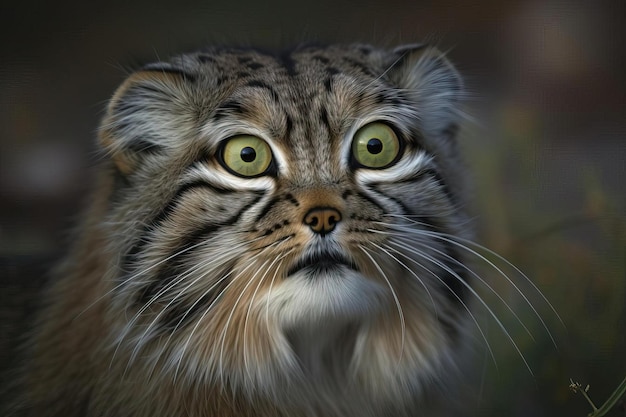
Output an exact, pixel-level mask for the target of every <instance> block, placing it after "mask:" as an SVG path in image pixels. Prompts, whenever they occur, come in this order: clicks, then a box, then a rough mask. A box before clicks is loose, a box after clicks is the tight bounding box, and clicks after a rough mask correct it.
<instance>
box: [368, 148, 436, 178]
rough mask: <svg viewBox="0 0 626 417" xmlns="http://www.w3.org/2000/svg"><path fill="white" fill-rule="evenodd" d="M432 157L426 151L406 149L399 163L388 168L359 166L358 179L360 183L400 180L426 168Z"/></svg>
mask: <svg viewBox="0 0 626 417" xmlns="http://www.w3.org/2000/svg"><path fill="white" fill-rule="evenodd" d="M431 161H432V157H430V156H428V154H426V152H424V151H419V152H416V153H410V152H408V151H405V153H404V155H402V157H401V158H400V160H398V162H397V163H395V164H394V165H392V166H390V167H389V168H386V169H365V168H359V169H358V170H357V172H356V179H357V181H358V182H359V183H360V184H367V183H372V182H390V183H391V182H394V181H400V180H402V179H403V178H407V177H410V176H412V175H415V173H417V172H419V171H421V170H423V169H424V168H426V167H427V166H428V165H429V164H430V162H431Z"/></svg>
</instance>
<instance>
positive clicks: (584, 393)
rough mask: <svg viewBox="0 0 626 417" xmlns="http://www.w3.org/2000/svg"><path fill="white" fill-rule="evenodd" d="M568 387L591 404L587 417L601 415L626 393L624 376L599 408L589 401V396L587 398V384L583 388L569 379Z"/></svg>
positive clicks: (599, 416) (601, 416)
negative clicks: (590, 410)
mask: <svg viewBox="0 0 626 417" xmlns="http://www.w3.org/2000/svg"><path fill="white" fill-rule="evenodd" d="M569 387H570V389H571V390H572V391H574V392H578V393H580V394H581V395H582V396H583V397H584V398H585V399H586V400H587V402H588V403H589V405H591V408H592V409H593V411H592V412H591V413H589V414H587V415H588V416H589V417H603V416H605V415H606V414H607V413H608V412H609V411H610V410H612V409H613V407H614V406H615V404H617V402H618V401H619V400H620V398H622V397H623V396H624V394H625V393H626V377H624V380H623V381H622V383H621V384H620V385H619V386H618V387H617V388H616V389H615V391H613V393H612V394H611V395H610V396H609V398H608V399H607V400H606V401H605V402H604V404H602V405H601V406H600V407H599V408H598V407H596V405H595V404H594V403H593V401H591V398H589V395H587V393H588V392H589V385H587V386H586V387H585V388H584V389H583V387H582V385H581V384H580V383H579V382H574V381H573V380H571V379H570V384H569Z"/></svg>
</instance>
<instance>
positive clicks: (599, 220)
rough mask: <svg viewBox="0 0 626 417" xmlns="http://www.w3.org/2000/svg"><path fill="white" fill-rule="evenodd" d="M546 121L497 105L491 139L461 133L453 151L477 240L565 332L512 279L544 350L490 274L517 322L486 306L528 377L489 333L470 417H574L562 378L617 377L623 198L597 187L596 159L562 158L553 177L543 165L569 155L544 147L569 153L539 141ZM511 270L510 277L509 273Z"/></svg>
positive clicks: (625, 313) (624, 295)
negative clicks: (468, 177) (490, 358)
mask: <svg viewBox="0 0 626 417" xmlns="http://www.w3.org/2000/svg"><path fill="white" fill-rule="evenodd" d="M505 113H506V114H505ZM545 117H546V115H541V114H538V113H537V112H536V111H534V110H533V109H520V108H516V109H512V110H511V109H505V110H504V111H503V114H500V115H498V119H499V120H500V121H501V122H502V126H501V138H500V139H499V140H495V139H490V138H488V137H483V136H484V132H480V131H470V132H468V135H469V136H472V138H470V139H468V142H467V143H468V146H466V147H465V149H464V151H465V153H466V155H467V156H468V161H469V164H470V166H471V168H472V172H473V174H474V181H473V182H474V184H475V192H474V200H475V202H476V203H475V205H476V212H477V213H479V214H480V217H481V220H479V222H478V223H479V235H480V238H479V239H480V241H481V243H484V245H485V246H487V247H489V248H491V249H493V250H495V251H496V252H497V253H499V254H500V255H502V256H503V257H504V258H506V259H507V260H508V261H511V262H512V263H513V264H514V265H516V266H517V267H519V268H520V269H521V270H522V271H523V272H524V274H525V275H527V276H528V277H530V279H531V280H532V282H533V283H534V284H536V286H537V287H538V288H539V289H540V291H541V293H542V294H543V295H545V297H546V298H547V299H548V300H549V301H550V303H552V304H553V305H554V307H555V308H556V310H557V311H558V314H559V315H560V316H561V317H562V318H563V321H564V322H565V325H566V327H565V329H563V328H562V327H561V326H560V324H557V322H556V320H555V319H556V318H555V317H554V316H553V315H552V313H551V312H550V311H549V309H548V308H546V305H545V303H544V302H543V300H542V297H541V296H540V295H539V294H537V293H536V292H535V290H534V289H533V287H532V285H529V284H527V283H524V282H523V281H524V280H523V279H522V280H519V279H517V281H516V282H517V283H518V285H520V287H521V288H522V289H523V290H524V293H525V294H526V295H527V296H528V298H529V299H530V300H531V302H533V304H534V305H535V306H536V307H537V310H538V311H539V313H540V314H541V316H542V318H543V319H545V321H546V322H547V324H548V327H549V331H550V332H553V333H555V334H554V338H555V339H556V342H557V348H555V347H554V345H553V343H552V341H551V337H548V336H549V335H546V333H545V332H546V330H545V329H544V328H543V326H542V324H541V322H540V320H539V319H538V318H537V316H536V315H534V312H533V310H532V309H531V308H530V307H529V306H528V305H525V302H524V300H523V299H522V297H521V296H520V295H519V294H516V292H515V291H514V288H512V286H511V284H510V283H508V282H506V280H505V279H499V278H498V277H497V276H494V274H491V275H492V276H491V277H490V279H489V283H490V285H491V286H492V287H493V288H494V289H495V290H496V291H497V292H498V294H500V295H501V296H502V297H504V298H505V299H506V300H507V302H508V303H509V305H510V306H511V307H512V308H513V309H514V310H515V311H516V313H517V314H518V316H519V317H520V318H521V320H522V322H523V324H520V323H519V322H517V320H516V318H515V317H512V316H511V313H510V311H508V309H507V308H506V306H498V305H493V304H494V303H491V302H490V303H489V304H490V305H491V306H492V307H493V309H494V311H495V312H496V314H497V316H498V318H500V319H502V320H503V322H504V323H505V326H506V328H507V331H508V332H509V333H510V334H511V336H512V339H514V340H515V343H516V344H517V345H518V347H519V349H520V350H521V351H522V353H523V355H524V360H525V361H526V362H528V364H529V366H530V368H531V371H530V372H529V370H528V368H526V366H524V361H522V359H520V357H519V354H518V353H517V351H516V350H515V349H513V348H512V347H511V346H510V343H509V342H508V341H507V339H506V338H503V337H502V336H501V334H500V333H498V332H489V334H488V342H489V344H490V345H491V346H492V348H493V350H494V353H495V359H496V360H497V364H496V366H495V367H487V366H486V367H485V371H484V375H482V376H481V388H480V390H481V397H482V398H481V399H480V400H479V401H480V404H479V407H478V408H479V409H478V411H477V414H476V415H480V416H485V415H503V414H505V413H509V415H513V416H524V415H534V416H550V415H576V414H577V413H579V409H578V408H577V406H576V404H574V403H573V402H572V401H571V395H570V393H569V392H568V389H567V387H565V386H564V385H563V384H562V383H561V381H563V379H565V378H567V377H568V376H569V375H573V374H575V375H584V377H585V379H587V380H591V381H595V382H594V387H595V389H600V390H606V391H607V392H610V390H611V389H613V387H614V385H613V384H612V383H611V382H610V381H611V380H614V379H618V378H621V376H622V375H623V373H624V368H623V366H622V365H623V363H624V362H623V359H624V358H623V352H626V337H625V335H626V328H625V322H626V321H625V318H626V303H625V302H624V300H625V299H626V216H624V213H623V209H624V206H625V205H626V200H625V199H624V197H625V196H624V194H623V193H622V192H619V191H618V190H611V189H610V188H607V186H606V184H605V182H604V181H602V177H601V172H602V169H601V166H600V165H594V164H598V162H599V163H601V161H597V160H596V161H593V160H591V159H590V160H589V161H588V162H587V161H585V163H584V164H583V165H581V164H580V163H579V164H576V163H575V160H573V161H574V162H573V163H571V164H569V165H568V164H563V163H561V165H560V166H569V167H570V168H571V169H568V170H567V172H558V171H555V170H553V169H552V164H554V163H555V162H558V161H559V160H560V159H559V158H564V157H567V156H568V155H567V154H565V155H560V154H558V153H557V152H556V151H555V150H558V149H568V148H567V146H568V144H567V143H563V142H562V143H556V144H555V143H553V142H551V141H550V140H547V135H546V130H545V127H544V126H542V122H543V120H544V119H543V118H545ZM470 129H471V128H470ZM481 141H482V142H483V143H481ZM470 143H471V146H469V144H470ZM590 146H591V145H590ZM560 161H561V162H563V160H560ZM566 162H569V161H566ZM551 175H552V177H551ZM554 175H557V176H560V175H563V178H562V179H561V178H560V177H554ZM485 273H487V271H485ZM512 275H513V277H514V278H515V277H516V276H518V274H517V273H516V272H515V271H512ZM518 278H519V277H518ZM522 278H523V277H522ZM482 294H485V295H486V297H488V296H489V294H488V293H487V292H485V291H483V292H481V295H482ZM495 301H497V300H495ZM496 304H497V303H496ZM481 325H483V323H481ZM488 326H489V325H488V324H487V325H486V327H488ZM526 329H528V330H529V332H527V330H526ZM496 381H497V382H496ZM483 384H484V386H483ZM512 411H513V414H511V412H512Z"/></svg>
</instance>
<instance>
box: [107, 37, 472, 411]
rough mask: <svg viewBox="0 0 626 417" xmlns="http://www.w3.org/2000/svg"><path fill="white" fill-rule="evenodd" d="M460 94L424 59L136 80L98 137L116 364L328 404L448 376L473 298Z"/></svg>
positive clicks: (318, 54)
mask: <svg viewBox="0 0 626 417" xmlns="http://www.w3.org/2000/svg"><path fill="white" fill-rule="evenodd" d="M460 88H461V82H460V79H459V77H458V75H457V74H456V72H455V71H454V69H453V68H452V67H451V66H450V65H449V64H448V62H447V61H446V60H445V58H443V57H442V56H441V55H440V54H439V53H438V52H436V51H435V50H433V49H431V48H426V47H417V46H414V47H406V48H401V49H397V50H394V51H384V50H376V49H372V48H369V47H360V46H352V47H328V48H301V49H298V50H295V51H292V52H291V53H289V54H287V55H285V56H283V57H280V58H279V57H274V56H271V55H266V54H263V53H260V52H256V51H250V50H218V49H215V50H208V51H204V52H200V53H195V54H189V55H184V56H181V57H178V58H176V59H173V60H172V61H171V62H169V63H156V64H152V65H149V66H147V67H145V68H144V69H143V70H141V71H139V72H137V73H135V74H133V75H131V77H130V78H129V79H128V80H127V81H126V82H125V83H124V84H123V85H122V87H120V89H119V90H118V92H117V93H116V94H115V96H114V97H113V99H112V100H111V103H110V105H109V109H108V114H107V116H106V118H105V120H104V122H103V125H102V129H101V143H102V145H103V147H104V148H105V149H106V150H107V152H108V153H109V155H110V156H111V160H112V162H113V163H112V164H111V167H110V171H111V177H112V178H114V179H115V184H116V187H115V190H114V191H113V192H112V193H111V197H110V209H109V213H108V214H107V221H106V222H105V227H104V233H106V234H107V236H108V240H109V242H110V246H111V252H112V253H115V254H116V255H117V257H116V258H115V259H116V260H115V262H114V264H115V266H114V267H113V268H111V270H112V271H113V272H111V276H110V277H107V278H108V279H109V280H110V282H112V283H113V284H112V289H111V293H110V294H111V295H110V297H111V300H112V303H113V304H114V305H116V306H117V307H118V308H116V309H112V312H111V316H112V317H111V320H112V321H113V322H115V323H116V327H115V329H116V330H115V332H114V334H112V335H111V338H112V341H113V343H112V346H113V348H114V349H115V352H116V353H115V355H116V356H117V357H118V358H119V361H120V362H121V363H122V364H123V365H122V366H127V367H129V368H132V366H129V365H130V364H136V363H140V364H143V365H145V366H151V367H152V368H153V369H158V372H157V374H159V375H169V376H172V375H182V376H184V378H183V380H185V381H188V382H189V383H191V384H193V381H197V380H198V379H202V380H203V381H210V382H211V383H213V384H224V385H230V386H232V387H235V388H236V389H242V390H244V391H246V392H269V393H271V394H272V395H279V393H281V392H287V393H288V395H289V396H291V395H293V394H294V392H307V393H311V392H318V393H320V394H319V396H320V398H321V397H323V396H329V395H331V393H333V395H335V393H341V394H336V395H343V396H346V395H347V396H352V397H363V398H365V397H371V396H374V397H389V398H391V397H393V398H396V397H404V396H410V395H413V394H414V393H415V391H417V390H419V388H420V386H421V384H422V381H423V380H424V379H425V378H432V377H434V376H435V375H438V374H439V372H440V370H441V369H442V368H443V367H445V366H446V365H447V364H448V363H449V362H450V361H451V358H452V356H453V351H454V349H453V345H454V344H455V343H456V342H457V341H458V338H459V332H460V330H461V327H462V323H463V320H464V319H463V318H464V317H465V315H466V314H467V306H466V304H465V301H466V293H467V292H468V291H469V290H470V286H469V283H468V280H467V276H466V275H467V273H466V271H467V269H466V268H465V267H464V263H463V262H464V259H463V258H462V254H461V253H460V251H459V250H458V247H457V246H456V245H455V244H454V243H453V240H452V239H454V238H455V237H460V238H465V237H468V236H469V233H470V232H469V230H467V227H466V215H465V213H464V212H463V211H462V208H463V207H464V193H463V185H462V184H463V178H462V177H463V174H462V170H461V167H460V163H459V161H458V157H457V155H456V147H455V144H454V138H453V137H452V136H453V135H454V132H455V130H456V125H457V122H458V118H459V108H458V106H459V104H458V101H459V99H460V94H461V92H460ZM143 365H142V366H143ZM381 387H382V388H381ZM310 396H311V397H315V395H310ZM311 401H313V400H311Z"/></svg>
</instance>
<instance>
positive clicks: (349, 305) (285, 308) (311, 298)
mask: <svg viewBox="0 0 626 417" xmlns="http://www.w3.org/2000/svg"><path fill="white" fill-rule="evenodd" d="M389 302H390V300H389V294H388V291H387V290H386V288H385V287H383V286H382V285H380V284H378V283H376V282H374V281H372V280H370V279H367V278H365V277H364V276H363V275H361V274H360V273H359V272H358V271H355V270H353V269H351V268H348V267H346V266H337V267H336V268H332V269H328V270H325V271H311V270H308V269H304V270H300V271H298V272H297V273H295V274H293V275H290V276H289V277H287V278H286V279H285V280H284V281H283V282H281V283H280V285H276V286H274V287H273V288H272V289H271V291H268V292H267V293H266V294H265V295H264V296H263V297H261V298H260V299H259V300H258V301H257V303H256V304H257V307H258V308H259V309H261V310H262V311H265V312H266V313H268V314H269V316H270V317H272V318H273V319H274V321H275V323H277V324H278V325H279V326H280V327H281V328H283V329H298V328H306V329H316V328H322V329H323V328H325V327H327V326H331V325H332V326H341V325H345V324H350V323H359V322H361V323H362V322H367V321H368V319H371V318H373V317H374V316H376V314H377V313H379V312H380V311H381V310H382V309H383V308H384V307H385V306H386V305H387V304H388V303H389Z"/></svg>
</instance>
